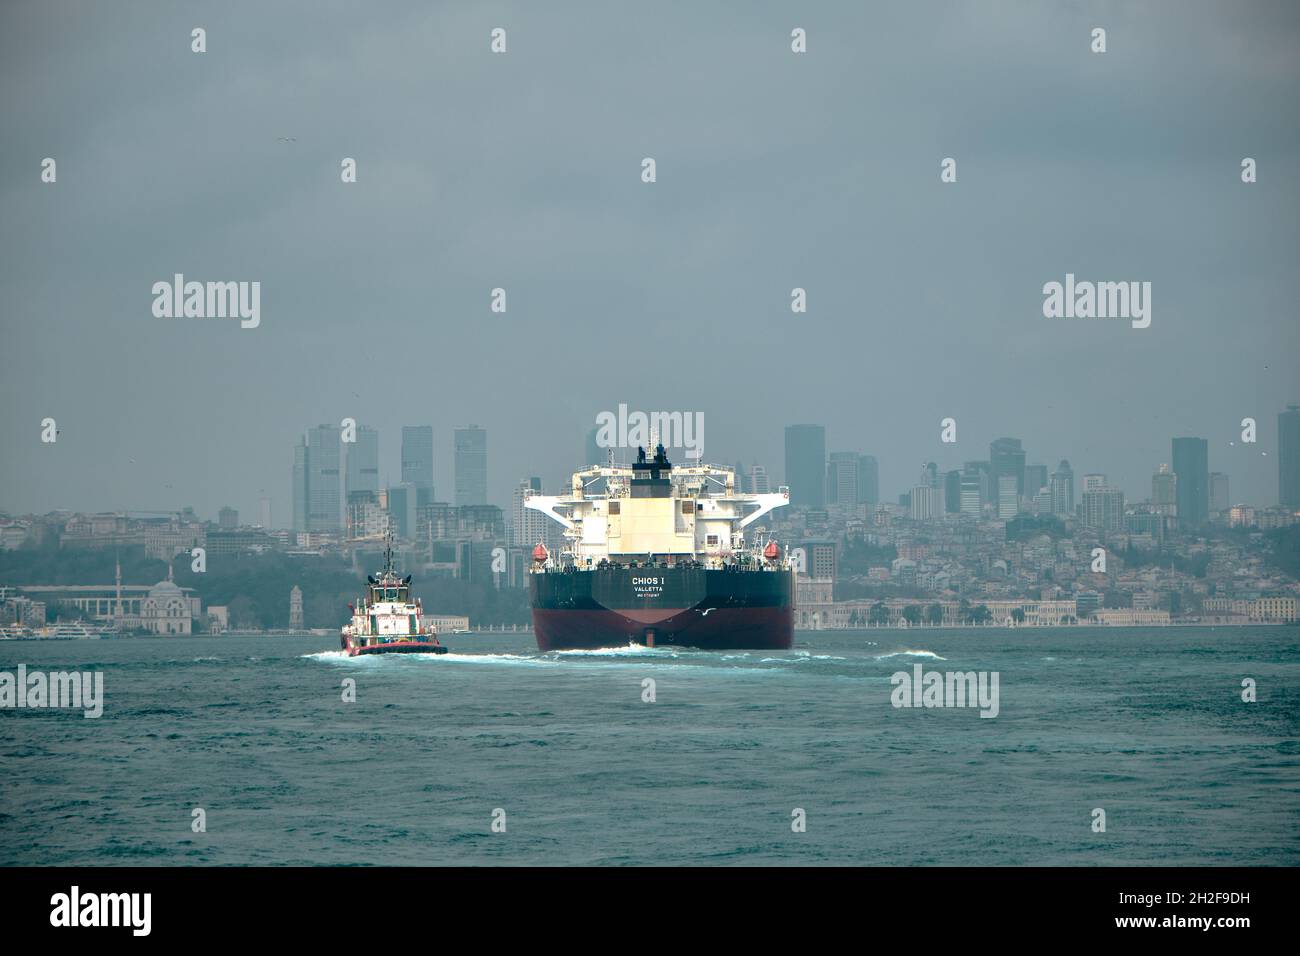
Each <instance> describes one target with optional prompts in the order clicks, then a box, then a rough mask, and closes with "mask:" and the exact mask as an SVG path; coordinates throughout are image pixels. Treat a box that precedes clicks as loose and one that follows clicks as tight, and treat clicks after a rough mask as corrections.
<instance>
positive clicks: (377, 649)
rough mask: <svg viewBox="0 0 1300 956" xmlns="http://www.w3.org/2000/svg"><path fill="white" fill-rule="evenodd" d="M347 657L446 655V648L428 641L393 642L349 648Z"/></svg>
mask: <svg viewBox="0 0 1300 956" xmlns="http://www.w3.org/2000/svg"><path fill="white" fill-rule="evenodd" d="M347 651H348V657H362V656H365V655H369V654H446V653H447V648H445V647H443V646H442V645H441V644H431V643H429V642H428V641H394V642H393V643H392V644H370V645H368V646H366V647H355V646H349V647H348V649H347Z"/></svg>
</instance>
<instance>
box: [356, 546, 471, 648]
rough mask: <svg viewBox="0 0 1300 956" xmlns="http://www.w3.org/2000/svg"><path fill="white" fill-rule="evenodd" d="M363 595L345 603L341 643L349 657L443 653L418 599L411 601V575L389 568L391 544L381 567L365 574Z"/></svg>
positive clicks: (441, 646) (390, 566)
mask: <svg viewBox="0 0 1300 956" xmlns="http://www.w3.org/2000/svg"><path fill="white" fill-rule="evenodd" d="M366 585H367V587H366V596H365V597H364V598H363V599H362V600H361V601H359V602H357V604H355V605H352V604H349V605H348V610H350V611H351V612H352V620H351V621H349V622H348V623H347V624H344V625H343V629H342V635H341V642H342V645H343V650H345V651H347V652H348V656H349V657H358V656H362V655H368V654H446V653H447V648H446V647H444V646H443V645H442V644H441V643H439V641H438V635H437V634H436V633H434V629H433V626H432V625H431V624H429V623H427V622H426V621H425V620H424V609H423V607H422V606H421V604H420V599H419V598H416V599H415V600H414V601H412V600H411V576H410V575H409V574H408V575H406V577H402V576H401V575H399V574H398V573H397V572H396V571H394V570H393V543H392V538H391V536H390V537H389V540H388V543H387V546H386V547H385V549H384V569H383V570H382V571H380V572H379V573H378V574H373V575H366Z"/></svg>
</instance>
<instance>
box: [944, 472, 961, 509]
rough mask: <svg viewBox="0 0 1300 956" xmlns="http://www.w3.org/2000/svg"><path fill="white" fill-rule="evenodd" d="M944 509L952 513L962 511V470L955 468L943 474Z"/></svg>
mask: <svg viewBox="0 0 1300 956" xmlns="http://www.w3.org/2000/svg"><path fill="white" fill-rule="evenodd" d="M943 510H944V511H945V512H947V513H948V514H950V515H955V514H957V513H958V512H960V511H961V472H960V471H958V470H957V469H955V468H954V469H953V470H952V471H950V472H948V473H947V474H945V475H944V476H943Z"/></svg>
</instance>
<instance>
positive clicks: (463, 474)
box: [455, 425, 487, 507]
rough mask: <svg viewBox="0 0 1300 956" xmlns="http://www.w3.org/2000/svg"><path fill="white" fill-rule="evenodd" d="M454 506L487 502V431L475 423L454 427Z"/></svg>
mask: <svg viewBox="0 0 1300 956" xmlns="http://www.w3.org/2000/svg"><path fill="white" fill-rule="evenodd" d="M455 442H456V461H455V468H456V506H457V507H462V506H464V505H485V504H487V432H486V431H485V430H484V429H482V428H479V427H478V426H477V425H466V426H464V427H463V428H457V429H456V437H455Z"/></svg>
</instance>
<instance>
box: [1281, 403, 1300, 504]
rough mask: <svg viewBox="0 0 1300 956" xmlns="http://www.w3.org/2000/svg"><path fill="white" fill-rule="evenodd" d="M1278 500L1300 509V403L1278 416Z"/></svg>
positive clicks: (1287, 408) (1289, 407)
mask: <svg viewBox="0 0 1300 956" xmlns="http://www.w3.org/2000/svg"><path fill="white" fill-rule="evenodd" d="M1277 500H1278V504H1280V505H1281V506H1282V507H1283V508H1290V509H1291V510H1292V511H1300V405H1288V406H1287V407H1286V411H1284V412H1278V416H1277Z"/></svg>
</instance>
